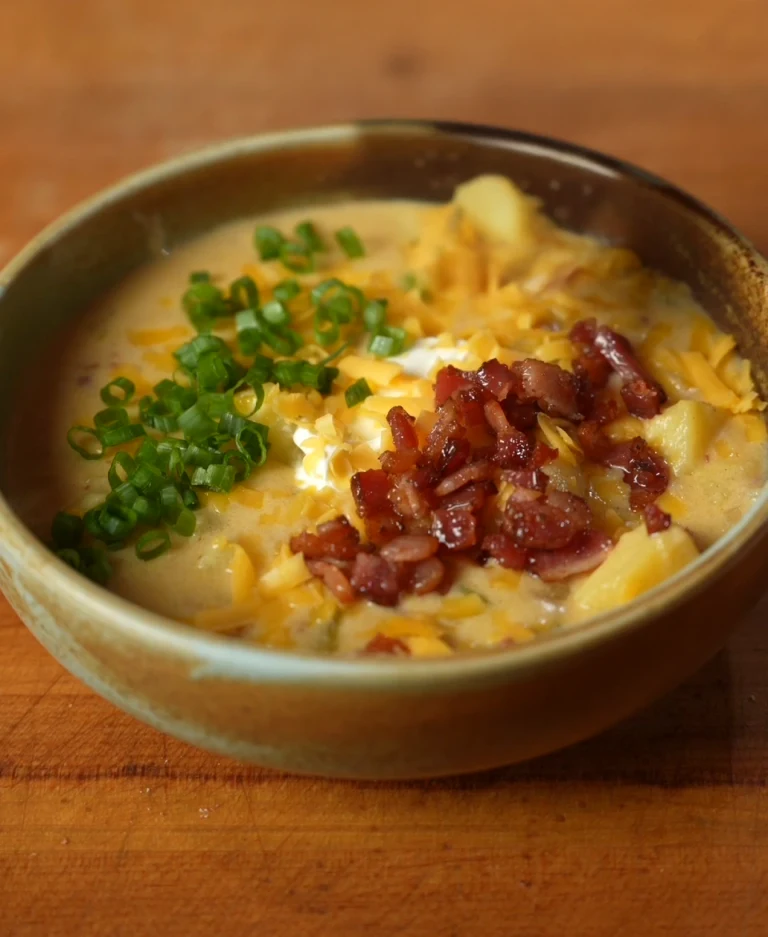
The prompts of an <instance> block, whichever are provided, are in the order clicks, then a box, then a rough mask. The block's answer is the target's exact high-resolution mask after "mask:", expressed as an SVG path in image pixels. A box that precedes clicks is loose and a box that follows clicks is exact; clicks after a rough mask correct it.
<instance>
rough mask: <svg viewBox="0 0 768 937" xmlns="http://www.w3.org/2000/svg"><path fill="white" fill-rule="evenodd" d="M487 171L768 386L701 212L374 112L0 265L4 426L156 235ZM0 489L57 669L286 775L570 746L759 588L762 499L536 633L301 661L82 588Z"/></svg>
mask: <svg viewBox="0 0 768 937" xmlns="http://www.w3.org/2000/svg"><path fill="white" fill-rule="evenodd" d="M485 172H493V173H503V174H505V175H508V176H509V177H510V178H511V179H513V180H514V181H515V182H517V183H518V184H520V185H521V186H522V187H523V188H525V189H526V190H527V191H529V192H531V193H533V194H534V195H536V196H538V197H539V198H540V199H541V200H542V201H543V204H544V207H545V210H546V211H547V212H548V213H550V214H551V216H552V217H553V218H555V219H556V220H557V221H558V222H559V223H560V224H563V225H566V226H568V227H571V228H573V229H575V230H578V231H584V232H588V233H590V234H593V235H598V236H600V237H603V238H605V239H607V240H610V241H611V242H614V243H618V244H622V245H626V246H628V247H631V248H632V249H634V250H635V251H637V253H639V254H640V256H641V257H642V259H643V261H644V262H645V263H647V264H649V265H651V266H653V267H656V268H658V269H659V270H661V271H663V272H665V273H667V274H669V275H670V276H673V277H676V278H679V279H682V280H684V281H686V282H687V283H689V284H690V286H691V287H692V288H693V290H694V292H695V294H696V296H697V297H698V299H699V300H700V302H701V303H702V304H703V306H704V307H705V308H706V309H707V310H708V311H709V313H710V314H711V315H712V316H713V317H714V318H715V319H716V320H717V321H718V322H719V323H720V325H722V327H723V328H725V329H727V330H728V331H731V332H733V333H734V334H735V335H736V337H737V340H738V342H739V347H740V349H741V350H742V352H743V353H744V354H745V355H746V356H747V357H749V358H750V359H751V361H752V363H753V367H754V372H755V375H756V379H757V381H758V385H759V387H760V389H761V391H762V392H763V394H765V393H766V392H768V383H767V382H766V378H767V377H768V368H767V367H766V364H767V363H768V327H767V324H766V317H767V315H768V301H767V293H768V290H767V289H766V283H768V276H767V273H766V270H767V267H766V263H765V261H764V260H763V259H762V258H761V257H760V256H759V254H758V253H757V252H756V251H755V250H754V248H753V247H752V246H751V245H750V244H749V243H747V242H746V241H745V240H744V238H742V237H741V236H740V235H739V234H737V233H736V232H735V231H734V230H733V229H732V228H731V227H730V226H729V225H728V224H726V223H725V222H724V221H723V220H722V219H720V218H719V217H717V215H715V214H714V213H713V212H711V211H710V210H709V209H707V208H705V207H704V206H702V205H701V204H699V203H698V202H696V201H695V200H694V199H693V198H691V197H690V196H688V195H686V194H684V193H683V192H681V191H680V190H678V189H676V188H674V187H673V186H671V185H669V184H667V183H665V182H663V181H661V180H659V179H656V178H654V177H652V176H650V175H648V174H647V173H645V172H642V171H640V170H638V169H635V168H632V167H630V166H627V165H625V164H623V163H620V162H617V161H616V160H614V159H611V158H609V157H606V156H602V155H600V154H597V153H593V152H588V151H586V150H583V149H581V148H579V147H575V146H571V145H568V144H564V143H559V142H556V141H553V140H547V139H542V138H538V137H533V136H530V135H528V134H523V133H516V132H512V131H505V130H498V129H492V128H485V127H472V126H465V125H449V124H443V123H429V122H392V121H382V122H368V123H356V124H349V125H345V126H339V127H328V128H320V129H313V130H301V131H297V132H291V133H278V134H269V135H263V136H257V137H252V138H250V139H245V140H236V141H234V142H230V143H224V144H221V145H218V146H214V147H212V148H209V149H206V150H204V151H202V152H200V153H195V154H193V155H189V156H184V157H181V158H180V159H176V160H174V161H172V162H169V163H165V164H163V165H161V166H158V167H155V168H152V169H150V170H148V171H146V172H142V173H139V174H138V175H135V176H132V177H131V178H129V179H127V180H125V181H124V182H121V183H119V184H118V185H116V186H114V187H112V188H110V189H108V190H107V191H105V192H103V193H102V194H100V195H98V196H96V197H95V198H93V199H91V200H90V201H88V202H86V203H85V204H84V205H81V206H80V207H78V208H76V209H75V210H74V211H72V212H70V213H69V214H67V215H66V216H64V217H63V218H62V219H61V220H59V221H57V222H56V223H54V224H53V225H52V226H51V227H49V228H48V229H47V230H46V231H44V232H43V233H42V234H41V235H40V236H39V237H37V238H36V239H35V240H34V241H33V242H32V243H31V244H30V245H29V246H28V247H27V248H25V249H24V250H23V251H22V252H21V253H20V254H19V255H18V256H17V257H16V258H15V259H14V260H12V261H11V263H10V264H9V265H8V266H7V267H6V268H5V269H4V270H3V271H2V273H0V433H2V432H4V431H5V429H6V426H7V422H8V417H9V414H10V412H11V411H12V408H13V406H14V391H15V388H17V387H18V386H19V375H20V374H21V373H22V372H23V370H24V369H25V368H28V367H30V366H31V365H32V364H33V356H34V353H35V348H39V345H40V339H41V336H44V335H45V334H55V332H56V330H57V329H59V328H60V327H62V326H63V325H64V324H65V323H66V322H67V320H70V319H73V318H74V317H75V316H77V315H78V313H79V312H80V311H81V310H82V309H83V308H84V307H86V306H87V305H88V304H89V303H90V302H91V301H92V300H93V299H94V298H95V297H97V296H99V294H101V293H102V292H103V291H104V290H106V289H107V288H109V287H110V286H111V285H113V284H114V283H116V282H117V281H118V280H120V279H121V278H122V277H123V276H124V275H125V274H127V273H128V272H129V271H130V270H132V269H133V268H134V267H136V266H137V265H138V264H141V263H143V262H145V261H147V260H149V259H151V258H152V257H153V256H156V254H157V251H158V249H172V248H173V246H174V245H175V244H177V243H180V242H182V241H184V240H187V239H188V238H191V237H194V236H195V235H197V234H200V233H202V232H204V231H206V230H208V229H210V228H211V227H212V226H214V225H217V224H219V223H220V222H224V221H228V220H230V219H233V218H235V217H239V216H245V215H253V214H256V213H259V212H261V211H267V210H273V209H279V208H285V207H289V206H292V205H305V204H312V203H319V202H326V201H330V200H334V199H341V198H347V197H376V198H390V197H397V198H417V199H429V200H441V201H442V200H447V199H448V198H450V196H451V193H452V191H453V189H454V187H455V186H456V185H457V184H458V183H460V182H463V181H465V180H467V179H469V178H471V177H472V176H475V175H477V174H478V173H485ZM2 451H3V450H2V449H0V452H2ZM0 487H2V492H3V497H2V498H0V585H2V588H3V590H4V592H5V594H6V595H7V597H8V599H9V600H10V602H11V603H12V605H13V606H14V608H15V609H16V610H17V611H18V613H19V615H20V616H21V617H22V619H23V620H24V621H25V622H26V624H27V626H28V627H29V628H30V629H31V630H32V632H33V633H34V634H35V635H36V636H37V637H38V638H39V640H40V641H41V642H42V644H43V645H44V646H45V647H46V648H48V650H49V651H50V652H51V653H52V654H53V655H54V656H55V657H56V658H57V659H58V660H59V661H60V662H61V663H62V664H63V665H64V666H65V667H67V668H68V669H69V670H71V671H72V673H74V674H75V675H77V676H78V677H80V678H81V679H82V680H84V681H85V682H86V683H87V684H88V685H89V686H91V687H92V688H93V689H94V690H95V691H96V692H97V693H100V694H102V695H103V696H105V697H106V698H107V699H109V700H111V701H112V702H114V703H115V704H117V705H118V706H120V707H122V708H123V709H125V710H126V711H127V712H129V713H132V714H133V715H135V716H137V717H138V718H139V719H142V720H144V721H146V722H148V723H150V724H151V725H153V726H156V727H157V728H159V729H162V730H164V731H166V732H169V733H171V734H172V735H176V736H178V737H179V738H182V739H185V740H187V741H189V742H192V743H194V744H196V745H200V746H202V747H204V748H208V749H211V750H213V751H216V752H220V753H223V754H226V755H231V756H233V757H235V758H239V759H245V760H249V761H253V762H256V763H258V764H261V765H268V766H271V767H274V768H279V769H284V770H288V771H297V772H306V773H314V774H321V775H330V776H337V777H357V778H404V777H409V778H415V777H429V776H436V775H445V774H452V773H457V772H468V771H477V770H479V769H483V768H490V767H494V766H498V765H502V764H506V763H510V762H514V761H518V760H522V759H526V758H531V757H533V756H535V755H540V754H542V753H544V752H548V751H551V750H553V749H556V748H558V747H561V746H564V745H568V744H571V743H572V742H575V741H577V740H579V739H583V738H585V737H586V736H589V735H591V734H593V733H595V732H599V731H600V730H601V729H603V728H605V727H606V726H608V725H610V724H611V723H614V722H616V721H617V720H619V719H622V718H623V717H624V716H626V715H627V714H629V713H631V712H632V711H633V710H636V709H637V708H639V707H641V706H643V705H644V704H646V703H648V702H649V701H651V700H652V699H654V697H657V696H659V695H660V694H662V693H664V692H665V691H666V690H668V689H670V688H671V687H672V686H674V685H675V684H676V683H678V682H679V681H680V680H682V679H683V678H684V677H686V676H687V675H688V674H690V673H691V672H692V671H694V670H695V669H696V668H697V667H699V666H700V665H701V664H702V663H703V662H704V661H705V660H706V659H707V658H709V657H710V656H711V655H712V654H713V653H714V652H715V651H716V650H717V649H718V648H719V647H720V646H721V645H722V644H723V642H724V640H725V638H726V637H727V635H728V633H729V631H730V630H731V629H732V628H733V627H734V625H735V624H736V623H737V622H738V620H739V618H740V616H741V615H742V614H743V613H744V612H745V611H746V610H747V609H748V608H749V607H750V606H751V605H752V604H754V602H755V601H756V599H757V598H758V597H759V595H760V593H761V592H762V591H763V589H764V587H765V571H766V562H765V560H764V554H765V549H766V543H765V541H766V534H767V532H768V525H766V518H767V517H768V498H766V497H765V496H764V495H763V496H761V497H760V498H759V500H758V503H757V504H756V505H755V506H754V508H753V509H752V510H751V511H750V512H749V514H748V515H747V516H746V517H745V518H744V519H743V520H742V521H741V522H740V523H739V524H737V526H736V527H734V528H733V529H732V530H731V531H730V532H729V533H728V535H727V536H725V537H724V538H723V539H721V540H720V541H719V542H718V543H717V545H716V546H715V547H714V548H712V549H710V550H708V551H707V552H706V553H704V554H703V555H702V556H701V557H700V558H699V559H698V560H697V561H696V562H695V563H693V564H692V565H691V566H689V567H688V568H686V569H685V570H683V571H682V572H681V573H679V574H678V575H676V576H674V577H673V578H672V579H670V580H669V581H667V582H666V583H664V584H663V585H661V586H659V587H658V588H656V589H654V590H653V591H652V592H650V593H648V594H646V595H645V596H644V597H643V598H642V599H641V600H639V601H637V602H635V603H632V604H631V605H629V606H627V607H625V608H621V609H618V610H616V611H614V612H611V613H610V614H606V615H604V616H601V617H600V618H596V619H594V620H592V621H590V622H588V623H586V624H584V625H582V626H580V627H578V628H574V629H572V630H569V631H564V632H561V633H556V634H552V635H550V636H548V637H545V638H543V639H541V640H539V641H538V642H537V643H534V644H531V645H527V646H524V647H520V648H516V649H510V650H504V651H497V652H494V653H484V654H476V655H467V656H457V657H455V658H452V659H447V660H434V661H418V660H416V661H409V660H398V659H391V660H386V659H385V660H379V659H373V660H344V659H333V658H330V659H329V658H320V657H311V656H303V655H300V654H294V653H288V652H281V651H275V650H266V649H262V648H258V647H254V646H250V645H247V644H245V643H242V642H239V641H237V640H236V639H231V638H226V637H221V636H216V635H211V634H207V633H202V632H198V631H194V630H193V629H191V628H189V627H186V626H184V625H181V624H178V623H175V622H173V621H170V620H167V619H164V618H162V617H160V616H158V615H155V614H152V613H150V612H147V611H144V610H142V609H141V608H138V607H136V606H134V605H132V604H130V603H128V602H126V601H124V600H122V599H120V598H117V597H115V596H113V595H111V594H110V593H109V592H107V591H105V590H103V589H101V588H99V587H98V586H95V585H93V584H92V583H90V582H88V581H86V580H85V579H84V578H81V577H80V576H79V575H77V574H76V573H74V572H73V571H72V570H70V569H69V568H68V567H67V566H65V565H64V564H63V563H61V562H60V561H59V560H58V559H56V558H55V557H54V556H53V555H52V554H50V553H49V552H48V551H47V550H46V548H45V547H44V546H43V544H42V543H41V542H40V541H39V540H37V539H36V538H35V536H34V535H33V534H32V533H31V532H30V531H29V530H28V529H27V528H25V526H24V524H23V523H22V522H21V521H20V519H19V517H18V516H17V515H16V513H14V508H13V504H14V492H13V491H11V490H9V489H8V484H7V473H6V471H5V466H3V465H2V464H0Z"/></svg>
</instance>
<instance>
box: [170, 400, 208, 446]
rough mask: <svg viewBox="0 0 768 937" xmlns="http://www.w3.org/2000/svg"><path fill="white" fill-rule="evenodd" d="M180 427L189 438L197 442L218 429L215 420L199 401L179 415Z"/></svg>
mask: <svg viewBox="0 0 768 937" xmlns="http://www.w3.org/2000/svg"><path fill="white" fill-rule="evenodd" d="M179 429H180V430H181V431H182V433H184V436H185V437H186V438H187V439H191V440H192V441H193V442H197V441H199V440H201V439H205V438H206V436H210V435H211V433H213V432H215V431H216V422H215V420H214V419H213V418H212V417H211V416H209V415H208V413H207V412H206V411H205V410H204V409H203V408H202V407H201V406H200V401H198V402H197V403H196V404H195V405H194V406H192V407H190V408H189V410H185V411H184V412H183V413H182V414H181V416H180V417H179Z"/></svg>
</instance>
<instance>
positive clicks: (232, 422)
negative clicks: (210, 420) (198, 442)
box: [219, 413, 250, 439]
mask: <svg viewBox="0 0 768 937" xmlns="http://www.w3.org/2000/svg"><path fill="white" fill-rule="evenodd" d="M249 423H250V421H249V420H247V419H246V418H245V417H243V416H240V415H239V414H237V413H225V414H224V415H223V416H222V418H221V419H220V420H219V430H220V431H221V432H222V433H226V434H227V435H228V436H231V437H232V438H233V439H234V438H235V436H237V434H238V433H239V432H240V430H241V429H243V427H245V426H248V425H249Z"/></svg>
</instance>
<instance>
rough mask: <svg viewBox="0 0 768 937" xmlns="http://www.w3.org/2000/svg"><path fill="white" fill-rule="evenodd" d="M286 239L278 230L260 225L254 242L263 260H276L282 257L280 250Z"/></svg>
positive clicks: (254, 234) (255, 232) (254, 235)
mask: <svg viewBox="0 0 768 937" xmlns="http://www.w3.org/2000/svg"><path fill="white" fill-rule="evenodd" d="M284 241H285V238H284V237H283V236H282V234H280V232H279V231H278V230H277V228H270V227H269V226H268V225H260V226H259V227H258V228H256V230H255V231H254V233H253V242H254V245H255V247H256V250H257V251H258V253H259V257H261V259H262V260H275V259H276V258H277V257H279V256H280V248H281V247H282V246H283V242H284Z"/></svg>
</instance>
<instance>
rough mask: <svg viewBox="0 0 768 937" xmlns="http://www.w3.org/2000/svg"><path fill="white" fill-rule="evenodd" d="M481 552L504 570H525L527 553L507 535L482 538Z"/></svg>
mask: <svg viewBox="0 0 768 937" xmlns="http://www.w3.org/2000/svg"><path fill="white" fill-rule="evenodd" d="M483 551H484V552H485V553H487V554H488V555H489V556H491V557H493V559H494V560H496V562H497V563H498V564H499V566H504V567H505V568H506V569H525V564H526V561H527V558H528V554H527V552H526V551H525V550H524V549H523V548H522V547H519V546H517V544H516V543H515V541H514V540H513V539H512V538H511V537H510V536H508V535H507V534H488V536H487V537H484V538H483Z"/></svg>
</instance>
